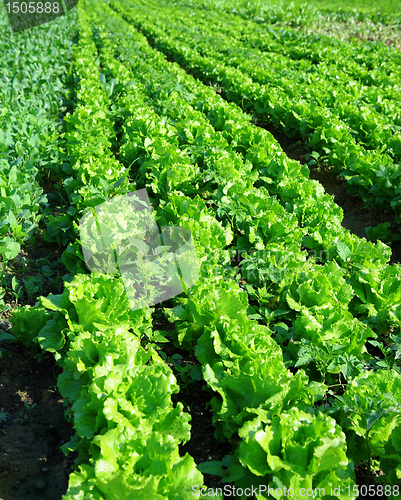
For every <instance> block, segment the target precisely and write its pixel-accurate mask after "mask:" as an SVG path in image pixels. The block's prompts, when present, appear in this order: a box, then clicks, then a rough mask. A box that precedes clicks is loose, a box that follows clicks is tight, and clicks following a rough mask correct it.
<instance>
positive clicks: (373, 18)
mask: <svg viewBox="0 0 401 500" xmlns="http://www.w3.org/2000/svg"><path fill="white" fill-rule="evenodd" d="M180 4H181V5H186V6H188V7H196V8H201V9H202V10H207V11H217V12H220V13H224V14H228V15H231V16H233V15H234V16H235V17H237V16H238V17H240V18H243V19H245V20H248V19H250V20H252V21H255V22H256V23H260V24H262V25H263V24H267V25H279V26H284V27H285V30H286V31H287V30H288V31H289V32H290V33H293V32H295V33H296V32H297V31H298V32H299V31H300V30H301V29H302V28H305V27H309V26H314V24H315V22H316V20H318V21H320V22H321V23H324V22H333V23H335V22H337V23H344V24H345V23H349V24H350V25H354V32H355V27H356V26H355V25H358V24H361V25H363V24H362V23H363V22H364V21H370V23H369V24H370V25H372V24H377V25H378V27H379V29H380V28H383V25H393V26H394V27H395V28H396V29H397V28H398V26H399V21H400V17H399V9H398V4H397V0H390V1H387V0H380V1H379V2H376V3H375V4H374V5H373V4H366V2H364V1H363V0H353V1H352V2H349V1H347V2H333V1H332V0H325V1H322V0H313V1H309V2H305V1H303V0H297V1H289V0H281V1H280V2H276V3H274V4H272V3H270V2H266V0H256V1H255V2H252V3H250V2H247V1H246V0H230V1H228V2H227V1H222V0H201V1H197V2H194V1H193V0H180ZM316 24H317V26H318V27H319V24H320V23H316ZM294 28H295V29H294ZM317 33H318V34H320V32H319V31H318V30H317ZM322 38H323V37H322ZM324 39H325V40H326V42H327V43H328V44H330V42H331V43H333V42H334V43H336V40H335V39H333V38H332V37H330V38H327V37H324Z"/></svg>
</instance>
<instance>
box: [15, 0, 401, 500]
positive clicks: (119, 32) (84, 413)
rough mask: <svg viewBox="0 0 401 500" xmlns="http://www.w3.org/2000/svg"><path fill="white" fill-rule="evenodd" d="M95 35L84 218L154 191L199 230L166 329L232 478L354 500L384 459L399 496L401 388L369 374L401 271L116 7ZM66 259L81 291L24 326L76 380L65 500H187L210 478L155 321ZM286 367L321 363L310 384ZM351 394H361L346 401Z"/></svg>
mask: <svg viewBox="0 0 401 500" xmlns="http://www.w3.org/2000/svg"><path fill="white" fill-rule="evenodd" d="M112 6H113V7H115V8H117V7H118V6H117V5H115V4H112ZM79 18H80V39H79V43H78V46H77V48H76V52H75V64H74V65H75V71H76V73H77V76H79V82H80V83H79V90H78V93H77V100H78V103H79V104H78V106H77V107H76V110H75V112H74V114H73V115H72V116H70V117H68V118H67V121H68V130H67V140H68V142H67V145H68V152H69V156H70V158H71V160H72V165H73V167H72V172H71V173H72V175H71V177H70V178H69V179H67V180H66V182H65V185H66V188H67V192H68V196H69V199H70V201H71V207H72V210H71V213H70V214H69V216H70V217H71V218H72V219H73V218H75V219H76V220H77V216H78V215H80V214H81V213H82V210H83V209H85V208H88V207H93V208H94V207H96V206H97V205H99V204H100V203H102V202H104V201H105V200H107V199H108V198H109V197H112V196H115V195H116V194H125V193H128V192H129V191H133V190H135V189H140V188H143V187H145V188H146V189H147V190H148V192H149V193H151V195H152V202H153V204H154V206H155V207H156V208H157V209H156V215H157V219H158V222H159V224H160V225H178V226H182V227H187V228H188V229H190V230H191V231H192V234H193V236H194V239H195V242H196V248H197V253H198V258H199V262H200V275H201V279H200V281H199V283H198V284H197V286H196V287H194V288H193V289H192V290H191V291H190V292H189V293H188V296H187V297H186V298H179V299H176V300H175V302H176V306H175V307H174V308H172V309H169V308H166V315H167V316H168V317H170V319H171V320H172V321H174V322H175V324H176V331H175V334H174V337H175V341H176V343H177V345H180V346H181V347H184V348H187V349H189V350H190V351H194V352H195V355H196V356H197V358H198V360H199V362H200V364H201V366H202V372H203V377H204V380H205V381H206V382H207V384H208V386H209V387H210V389H211V390H212V391H213V392H214V393H215V394H216V397H214V398H213V400H212V406H213V409H214V413H215V416H214V423H215V425H216V436H217V437H218V438H219V439H221V440H224V439H229V440H231V441H232V443H234V442H235V441H236V436H237V435H239V437H240V440H239V444H237V446H234V448H235V451H234V454H233V455H232V456H229V457H226V459H225V461H224V463H223V464H219V465H217V464H212V466H213V470H214V472H216V470H217V472H218V473H219V474H221V475H222V476H224V480H225V481H227V482H235V484H236V485H238V486H240V487H247V486H249V485H257V484H260V485H263V484H270V486H273V487H275V488H279V487H280V485H286V486H287V487H292V488H293V489H294V491H295V492H296V495H299V490H300V488H302V487H306V488H308V487H313V488H316V487H320V488H325V490H326V491H329V489H330V488H331V487H337V486H338V485H339V483H340V481H341V483H342V487H343V488H342V491H341V492H340V493H339V494H338V496H337V498H345V497H346V496H347V498H348V497H349V493H350V491H351V492H352V493H353V494H354V490H353V488H352V487H353V485H354V481H355V473H354V467H353V464H356V463H357V461H358V460H360V459H361V457H363V459H365V458H366V459H368V458H369V457H370V456H375V457H378V456H379V455H380V456H381V467H382V469H383V470H384V471H385V472H386V473H388V474H387V475H386V476H385V477H386V479H385V480H386V481H387V486H392V485H395V484H396V481H397V476H396V471H397V467H399V464H400V463H401V460H400V457H399V455H400V450H399V447H398V445H397V443H398V436H399V432H400V429H399V426H398V411H397V408H398V402H399V401H400V400H401V392H400V391H401V388H400V378H401V377H400V376H399V375H398V373H397V372H396V371H395V370H381V371H378V372H374V371H366V368H368V367H369V363H371V362H372V356H370V355H369V354H368V352H367V350H366V347H365V343H366V341H367V339H369V338H375V337H376V336H377V335H378V336H382V335H384V334H385V332H386V331H388V329H391V328H395V327H397V326H398V327H399V322H400V318H399V310H398V309H397V306H398V305H399V298H398V295H397V293H398V287H397V285H396V284H397V282H398V280H399V274H400V269H399V266H392V267H389V266H388V265H387V263H388V260H389V255H390V252H389V249H388V248H387V247H385V246H384V245H382V244H380V243H379V244H377V245H373V244H371V243H367V242H366V241H364V240H359V239H358V238H356V237H355V236H353V235H351V234H350V233H349V232H348V231H345V230H344V229H343V228H342V227H341V225H340V223H341V219H342V212H341V209H339V208H338V207H336V206H335V205H334V203H333V200H332V198H331V197H330V196H328V195H326V194H325V193H324V190H323V189H322V187H321V186H320V184H319V183H317V182H315V181H310V180H309V179H308V170H307V169H305V167H302V166H301V165H300V164H299V163H297V162H294V161H291V160H289V159H288V158H287V157H286V156H285V154H284V153H283V151H282V150H281V148H280V147H279V146H278V144H277V142H276V141H275V140H274V139H273V138H272V136H271V135H270V134H269V133H267V132H265V131H263V130H261V129H258V128H256V127H254V126H252V125H251V124H250V119H249V117H247V116H246V115H244V114H243V113H242V112H241V111H240V110H239V108H237V107H236V106H235V105H233V104H229V103H227V102H225V101H223V100H222V99H221V98H220V97H218V96H217V95H216V94H215V93H214V91H213V90H212V89H210V88H207V87H206V86H203V85H201V84H199V83H198V82H196V81H195V80H194V79H193V78H192V77H190V76H188V75H187V74H186V73H185V72H184V71H183V70H182V69H181V68H180V67H179V66H177V65H175V64H171V63H168V62H167V61H166V59H165V58H164V57H163V56H162V55H161V54H160V53H158V52H156V51H154V50H153V49H152V48H151V47H150V46H149V45H148V43H147V41H146V39H145V38H144V37H143V35H141V34H139V33H138V32H136V31H135V30H134V29H132V27H130V26H129V25H128V24H127V23H126V22H124V21H123V20H122V19H121V17H119V16H118V15H116V14H115V12H113V11H112V10H111V9H110V8H108V7H107V6H106V5H102V7H101V8H100V6H98V5H97V4H96V3H95V2H93V3H91V4H89V3H86V2H85V4H82V5H81V4H80V5H79ZM90 26H91V27H92V28H93V30H94V35H95V36H94V40H95V41H96V45H97V48H96V47H95V45H94V42H93V37H92V33H91V28H90ZM98 51H99V58H100V64H101V67H102V70H101V71H102V73H101V74H100V71H99V67H98V66H97V63H96V59H97V55H98ZM127 83H129V85H127ZM110 105H112V106H111V110H112V113H110V112H109V107H110ZM114 119H116V125H117V126H118V127H119V128H118V130H117V135H116V134H115V130H114ZM117 137H118V139H117ZM119 142H121V145H119ZM113 151H115V152H118V157H119V160H120V161H117V160H116V159H115V157H114V156H113ZM121 162H122V163H121ZM129 169H130V170H131V172H130V175H131V176H134V177H135V182H132V181H131V182H129V181H128V170H129ZM65 222H66V221H65V220H61V223H63V224H64V223H65ZM62 227H63V226H62V225H61V226H60V232H62ZM74 227H75V233H76V235H77V231H76V229H77V226H76V224H75V226H74ZM55 228H56V225H55ZM55 237H57V231H56V230H55ZM71 238H75V236H74V235H71ZM230 245H231V247H230ZM302 245H304V246H305V247H306V248H307V250H301V246H302ZM229 248H231V250H230V249H229ZM253 250H256V253H255V252H253ZM233 252H234V253H235V255H240V256H241V262H242V265H241V266H239V267H238V268H235V267H233V266H232V265H231V262H232V259H233V257H234V255H233ZM63 259H64V262H65V263H66V265H67V267H69V269H70V270H71V271H73V272H75V273H79V274H77V276H76V277H75V278H74V279H73V280H72V281H71V282H70V283H66V285H65V291H64V293H63V294H62V295H61V296H56V297H53V296H50V297H48V298H47V299H45V298H43V299H42V300H41V306H38V307H36V308H25V309H22V310H20V311H19V312H18V313H16V314H15V315H14V317H13V322H14V332H15V333H17V334H18V335H19V336H20V337H25V338H26V339H31V340H32V339H36V341H39V343H40V344H41V346H42V347H43V348H45V349H48V350H50V351H52V352H54V353H55V355H56V358H57V359H58V362H59V363H60V364H61V366H62V367H63V369H64V371H63V374H62V375H61V377H60V380H59V388H60V391H61V393H62V394H63V395H64V396H65V397H67V398H68V399H69V400H70V401H71V402H72V403H73V406H72V418H73V421H74V426H75V430H76V432H77V435H76V437H75V438H74V440H73V442H72V443H69V444H68V445H66V446H65V450H68V449H75V450H76V451H78V452H79V462H78V463H81V467H80V469H79V470H78V471H77V472H75V473H73V474H72V476H71V478H70V487H69V491H68V492H67V497H66V498H88V499H89V498H97V499H101V498H113V499H114V498H116V499H117V498H118V499H122V498H137V497H139V498H141V496H143V498H145V495H146V497H149V496H150V497H152V498H188V496H189V494H192V491H191V489H192V487H193V486H196V485H198V486H200V485H201V484H202V477H201V475H200V473H199V472H198V471H197V470H196V468H195V464H194V462H193V460H192V459H191V458H190V457H188V456H187V455H186V456H185V457H183V458H180V457H179V455H178V445H179V444H180V443H183V442H185V441H187V440H188V438H189V425H188V420H189V416H188V415H187V414H185V413H183V412H182V406H181V405H177V406H176V407H175V408H174V407H173V405H172V403H171V394H172V393H173V392H175V391H177V386H176V384H175V380H174V377H173V376H172V373H171V370H170V369H169V368H168V366H167V365H165V364H164V363H163V362H162V361H161V359H160V358H159V356H158V355H157V353H156V351H155V350H154V349H153V348H151V347H150V346H148V347H147V348H146V349H144V348H143V347H141V341H142V340H143V338H146V337H148V336H150V335H151V333H150V330H151V328H152V323H151V313H150V310H149V309H148V308H145V309H142V310H140V311H130V308H129V303H128V301H127V296H126V294H125V292H124V287H123V285H122V282H121V281H120V279H119V278H118V277H117V276H105V275H96V274H92V275H90V276H88V275H85V274H81V273H82V271H84V266H83V263H82V252H80V245H79V242H78V241H75V243H73V244H72V245H70V247H69V249H68V251H67V252H65V254H64V257H63ZM239 270H240V271H241V273H242V278H243V279H244V280H245V281H246V282H247V283H248V285H247V286H246V292H247V293H246V292H245V291H244V290H242V289H241V287H240V286H239V285H238V276H236V273H238V271H239ZM250 300H252V304H253V305H252V307H251V306H250V304H249V301H250ZM33 319H35V321H33ZM303 338H304V339H305V341H303V342H301V339H303ZM273 339H275V340H273ZM315 346H316V348H317V349H320V350H321V352H322V353H325V354H326V358H325V360H326V361H327V360H329V363H326V366H323V367H320V368H322V370H321V372H318V373H316V369H314V366H313V365H314V363H313V360H312V359H311V358H310V359H307V358H306V357H305V352H306V351H307V348H308V347H309V349H312V348H314V347H315ZM285 361H286V362H287V365H292V366H294V365H296V364H298V365H301V364H304V365H305V366H306V369H307V371H308V375H306V373H305V372H304V371H303V370H300V369H295V370H292V371H291V370H289V369H288V367H287V366H286V363H285ZM311 361H312V363H311ZM323 365H324V363H323ZM328 365H330V366H328ZM294 372H295V374H294ZM341 377H343V378H345V380H346V381H347V382H349V383H348V385H347V386H346V391H345V395H344V397H343V400H342V401H340V400H338V401H339V402H338V403H335V402H334V400H333V398H332V397H331V393H333V392H336V389H335V384H336V382H340V384H341V385H342V386H344V385H345V384H344V382H343V383H341V380H342V379H341ZM328 390H329V392H328ZM330 391H331V392H330ZM378 393H380V394H382V395H383V396H382V397H381V398H377V397H376V396H377V394H378ZM390 395H392V396H390ZM373 396H374V397H373ZM355 398H359V400H360V403H359V405H358V406H357V407H356V406H355ZM318 405H320V407H319V408H318V409H317V410H315V409H314V407H315V406H318ZM328 436H329V437H328ZM372 450H374V452H373V454H372ZM305 457H307V459H305ZM203 470H205V471H209V472H210V470H211V469H210V468H208V466H204V467H203ZM347 486H349V489H348V490H347V489H346V487H347ZM351 496H352V495H351ZM356 496H357V495H355V494H354V498H355V497H356ZM280 497H281V494H280V495H279V494H277V496H276V498H280ZM257 498H266V497H265V496H264V495H263V494H260V495H259V496H257Z"/></svg>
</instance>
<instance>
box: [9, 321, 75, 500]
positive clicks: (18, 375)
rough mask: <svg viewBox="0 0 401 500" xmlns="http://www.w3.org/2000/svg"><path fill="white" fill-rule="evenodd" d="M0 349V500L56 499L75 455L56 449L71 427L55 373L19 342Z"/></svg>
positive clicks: (46, 361) (49, 362)
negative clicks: (0, 353) (65, 453)
mask: <svg viewBox="0 0 401 500" xmlns="http://www.w3.org/2000/svg"><path fill="white" fill-rule="evenodd" d="M3 331H4V322H3ZM0 348H1V349H2V354H3V355H2V358H1V359H0V412H1V414H2V416H3V418H2V419H1V422H2V423H1V424H0V500H20V499H24V500H58V499H61V497H62V495H63V494H65V492H66V490H67V485H68V477H69V474H70V473H71V471H72V465H73V462H74V456H73V455H70V456H69V457H68V458H67V457H65V456H64V454H63V453H62V451H61V450H60V446H61V445H62V444H64V443H65V442H68V441H69V440H70V438H71V436H72V435H73V429H72V426H71V425H70V424H68V422H67V421H66V419H65V416H64V413H65V410H66V406H65V403H64V400H63V399H62V398H61V396H60V394H59V393H58V391H57V389H56V375H57V373H58V372H59V369H58V368H57V367H56V366H55V364H54V360H53V358H52V357H51V356H50V355H49V354H44V355H43V353H39V351H34V350H32V349H29V348H27V347H24V346H23V345H22V344H20V343H18V344H12V343H11V342H9V341H2V342H0ZM35 353H36V354H37V355H36V356H35Z"/></svg>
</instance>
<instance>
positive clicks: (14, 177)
mask: <svg viewBox="0 0 401 500" xmlns="http://www.w3.org/2000/svg"><path fill="white" fill-rule="evenodd" d="M0 28H1V34H0V48H1V54H2V55H1V75H0V102H1V103H2V106H1V110H0V258H1V273H0V307H1V309H2V310H4V300H3V298H4V293H5V290H4V288H3V286H4V285H5V275H6V270H7V264H8V263H9V261H11V260H12V259H14V258H15V257H16V256H17V255H18V253H19V252H20V249H21V245H23V244H24V243H25V242H27V241H28V240H30V239H31V238H32V236H33V235H34V233H35V232H36V231H37V229H38V226H39V222H40V221H41V220H42V219H43V218H44V217H45V216H46V214H47V213H48V207H49V202H51V200H49V198H48V195H47V193H45V192H44V190H43V186H44V185H45V184H48V183H49V182H50V177H51V176H54V175H55V174H56V172H57V170H61V163H62V162H61V161H60V159H61V158H62V152H61V150H60V143H59V141H58V138H59V135H60V133H61V123H60V121H59V120H58V118H59V116H60V115H61V114H62V113H63V110H64V109H65V108H64V102H63V96H64V95H65V93H66V92H67V90H66V86H65V79H64V76H65V73H66V68H68V61H69V60H70V58H71V57H70V54H71V46H72V40H71V39H72V36H73V35H72V33H73V30H74V28H73V23H72V14H71V15H70V16H68V17H67V18H65V19H62V20H58V21H57V22H56V23H55V24H53V25H49V26H46V27H45V28H42V29H40V30H36V31H33V32H32V33H29V34H27V33H25V34H18V35H10V34H9V32H8V30H7V29H6V28H7V18H6V15H5V12H3V10H1V16H0ZM50 41H51V43H50ZM38 52H40V54H41V57H40V58H39V57H38V56H37V54H38Z"/></svg>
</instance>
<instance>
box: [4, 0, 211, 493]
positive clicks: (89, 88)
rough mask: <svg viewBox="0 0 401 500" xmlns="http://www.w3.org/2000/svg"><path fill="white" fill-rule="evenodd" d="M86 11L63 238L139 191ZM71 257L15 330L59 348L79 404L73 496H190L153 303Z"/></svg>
mask: <svg viewBox="0 0 401 500" xmlns="http://www.w3.org/2000/svg"><path fill="white" fill-rule="evenodd" d="M78 14H79V40H78V43H77V45H76V47H75V48H74V76H75V77H76V78H77V81H78V84H77V92H76V96H75V97H76V103H77V105H76V107H75V110H74V113H73V114H72V115H67V116H66V118H65V121H66V122H67V130H66V134H65V137H66V141H67V142H66V144H67V154H68V158H69V160H70V167H71V170H70V172H69V173H70V174H71V175H70V177H68V178H67V179H65V183H64V184H65V189H66V192H67V194H68V197H69V200H70V203H71V211H70V213H69V214H66V215H64V216H60V217H58V218H57V217H55V218H54V225H53V226H54V227H53V229H54V232H53V236H54V238H57V235H58V233H63V228H64V227H65V224H66V222H67V220H66V218H67V217H69V221H68V222H69V223H70V224H71V223H72V225H73V228H72V230H71V235H70V239H71V240H73V239H74V235H73V234H72V233H75V234H76V235H77V234H78V227H77V223H78V221H79V217H80V216H82V214H83V213H84V210H85V209H88V208H90V207H93V208H94V207H96V206H98V205H99V204H100V203H103V202H104V201H106V200H108V199H109V198H110V197H113V196H115V195H116V194H125V193H128V192H129V191H130V190H134V191H135V184H133V183H131V184H130V183H129V181H128V176H127V175H126V174H127V171H126V168H125V167H124V166H123V165H122V164H121V163H119V162H118V161H117V160H116V159H115V158H114V156H113V152H112V149H113V144H115V143H116V135H115V131H114V123H113V120H111V119H110V115H109V106H110V100H109V97H110V96H109V93H108V92H107V91H106V90H105V89H104V88H103V87H102V81H101V79H100V71H99V66H98V54H97V50H96V46H95V44H94V41H93V34H92V31H91V29H90V27H89V24H88V15H87V14H86V13H85V6H84V5H79V6H78ZM131 91H132V92H133V94H132V95H131V98H132V97H133V96H135V92H134V88H133V87H132V89H131ZM63 261H64V263H65V264H66V266H67V267H68V268H69V270H70V271H71V272H73V273H75V276H74V277H73V279H72V280H71V281H70V282H65V289H64V292H63V293H62V294H61V295H58V296H57V295H56V296H53V295H50V296H48V297H47V298H44V297H42V298H41V303H40V305H39V304H38V305H36V306H35V307H33V308H32V307H29V306H25V307H23V308H20V309H18V310H17V311H16V312H15V313H14V315H13V318H12V322H13V330H12V331H13V333H14V334H16V335H17V337H18V338H19V339H23V340H24V341H25V342H34V343H39V345H40V346H41V347H42V348H43V349H46V350H47V351H50V352H53V353H54V355H55V359H56V360H57V362H58V364H59V365H60V366H61V367H62V369H63V372H62V374H61V375H60V376H59V378H58V388H59V390H60V393H61V394H62V396H63V397H65V398H66V399H67V400H68V401H69V402H70V403H71V405H72V406H71V409H70V418H71V420H72V422H73V425H74V430H75V432H76V434H75V436H74V437H73V438H72V440H71V442H69V443H67V444H66V445H64V447H63V449H64V451H65V452H66V453H68V452H71V451H75V452H77V453H78V458H77V460H76V466H77V470H76V471H75V472H73V473H72V474H71V476H70V480H69V488H68V491H67V493H66V495H65V496H64V498H66V499H71V500H72V499H73V498H74V499H77V498H82V499H83V498H86V499H89V498H96V499H101V498H104V499H119V500H122V499H134V498H135V499H138V498H143V499H148V498H154V499H160V500H161V499H167V498H168V499H184V498H188V496H189V494H190V492H192V486H193V485H198V486H202V483H203V480H202V475H201V473H200V472H199V471H198V470H197V469H196V467H195V463H194V461H193V459H192V458H191V457H190V456H189V455H185V456H184V457H180V455H179V452H178V445H179V444H181V443H185V442H186V441H188V439H189V437H190V425H189V420H190V416H189V415H188V414H186V413H184V412H183V405H182V404H181V403H178V404H177V405H173V403H172V400H171V396H172V394H173V393H176V392H178V386H177V384H176V380H175V377H174V376H173V373H172V371H171V369H170V368H169V367H168V366H167V364H166V363H165V362H164V361H163V360H162V359H161V358H160V357H159V356H158V354H157V352H156V351H155V350H153V349H152V348H151V347H149V348H147V349H144V347H143V346H142V345H141V341H142V340H143V338H145V337H146V333H147V332H148V334H149V336H151V335H150V333H149V332H151V331H152V312H151V310H150V309H149V308H144V309H140V310H137V311H132V310H131V308H130V304H129V301H128V297H127V294H126V292H125V288H124V284H123V282H122V281H121V277H120V278H119V277H118V276H113V275H106V274H96V273H92V274H90V275H89V274H87V273H86V271H87V270H86V266H85V265H84V263H83V255H82V250H81V249H80V244H79V242H78V240H75V242H74V243H72V244H71V245H70V246H69V247H68V250H67V251H66V252H65V253H64V254H63ZM78 466H79V467H78ZM198 497H199V495H198Z"/></svg>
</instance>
